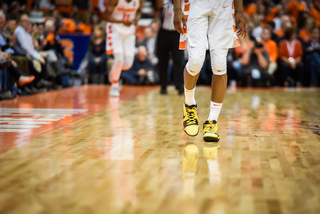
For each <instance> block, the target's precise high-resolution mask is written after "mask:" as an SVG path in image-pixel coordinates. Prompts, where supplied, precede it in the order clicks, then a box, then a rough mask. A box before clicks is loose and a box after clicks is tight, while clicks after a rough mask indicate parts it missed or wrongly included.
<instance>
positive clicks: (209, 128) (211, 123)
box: [206, 121, 217, 133]
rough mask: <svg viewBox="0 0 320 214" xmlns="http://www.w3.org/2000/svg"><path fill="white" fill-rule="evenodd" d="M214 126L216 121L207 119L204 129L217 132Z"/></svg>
mask: <svg viewBox="0 0 320 214" xmlns="http://www.w3.org/2000/svg"><path fill="white" fill-rule="evenodd" d="M216 127H217V126H216V123H213V121H209V124H206V130H207V131H209V132H214V133H217V129H216Z"/></svg>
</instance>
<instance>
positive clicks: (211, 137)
mask: <svg viewBox="0 0 320 214" xmlns="http://www.w3.org/2000/svg"><path fill="white" fill-rule="evenodd" d="M203 140H204V141H206V142H218V141H219V140H220V137H219V135H218V123H217V121H215V120H213V121H212V120H207V121H206V122H205V123H204V124H203Z"/></svg>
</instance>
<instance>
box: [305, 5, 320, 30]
mask: <svg viewBox="0 0 320 214" xmlns="http://www.w3.org/2000/svg"><path fill="white" fill-rule="evenodd" d="M308 7H309V11H310V16H311V17H312V18H313V19H314V20H315V21H316V26H317V27H320V4H319V3H318V4H313V2H312V1H309V2H308Z"/></svg>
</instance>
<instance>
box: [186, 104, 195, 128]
mask: <svg viewBox="0 0 320 214" xmlns="http://www.w3.org/2000/svg"><path fill="white" fill-rule="evenodd" d="M187 114H188V118H189V120H188V123H187V125H191V124H195V123H196V120H197V119H196V118H195V117H196V108H195V107H193V108H192V109H189V108H188V109H187Z"/></svg>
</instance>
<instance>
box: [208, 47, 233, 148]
mask: <svg viewBox="0 0 320 214" xmlns="http://www.w3.org/2000/svg"><path fill="white" fill-rule="evenodd" d="M227 53H228V49H213V50H210V55H211V67H212V71H213V77H212V84H211V88H212V91H211V101H210V113H209V117H208V119H207V121H206V122H205V123H204V124H203V139H204V140H205V141H210V142H218V141H219V139H220V138H219V135H218V124H217V122H218V117H219V114H220V111H221V108H222V104H223V99H224V95H225V93H226V90H227V81H228V76H227Z"/></svg>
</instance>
